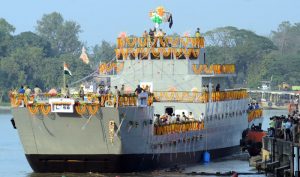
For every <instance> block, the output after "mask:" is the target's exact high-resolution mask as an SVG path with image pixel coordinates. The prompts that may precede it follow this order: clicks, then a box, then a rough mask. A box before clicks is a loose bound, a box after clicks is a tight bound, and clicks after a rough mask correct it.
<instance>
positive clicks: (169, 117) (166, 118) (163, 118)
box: [154, 112, 204, 125]
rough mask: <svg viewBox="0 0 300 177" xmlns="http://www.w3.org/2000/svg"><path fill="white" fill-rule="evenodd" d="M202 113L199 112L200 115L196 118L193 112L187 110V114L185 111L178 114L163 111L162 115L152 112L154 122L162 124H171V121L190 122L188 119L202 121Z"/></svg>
mask: <svg viewBox="0 0 300 177" xmlns="http://www.w3.org/2000/svg"><path fill="white" fill-rule="evenodd" d="M203 119H204V114H203V113H201V115H200V116H199V117H198V118H196V117H194V115H193V112H189V113H188V115H186V114H185V112H182V113H181V115H180V114H176V115H175V113H172V114H168V113H165V114H163V115H160V114H154V123H155V124H156V125H164V124H171V123H182V122H190V121H200V122H201V121H203Z"/></svg>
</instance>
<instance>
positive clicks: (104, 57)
mask: <svg viewBox="0 0 300 177" xmlns="http://www.w3.org/2000/svg"><path fill="white" fill-rule="evenodd" d="M115 48H116V45H114V44H110V43H108V42H107V41H102V42H101V45H96V46H94V48H93V53H94V55H93V57H92V58H93V65H94V66H97V65H98V64H99V62H100V61H101V62H108V61H110V60H112V59H113V58H115Z"/></svg>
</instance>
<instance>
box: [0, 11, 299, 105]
mask: <svg viewBox="0 0 300 177" xmlns="http://www.w3.org/2000/svg"><path fill="white" fill-rule="evenodd" d="M14 31H15V27H14V26H13V25H11V24H9V23H8V22H7V21H6V20H5V19H3V18H0V75H1V77H0V102H1V101H2V100H3V101H7V100H8V97H7V96H6V95H7V92H8V90H10V89H12V88H18V87H20V85H29V86H30V87H33V86H34V85H36V84H37V85H39V86H40V87H41V88H42V89H43V90H45V89H50V88H52V87H59V86H61V84H62V72H63V62H66V63H68V64H69V68H70V70H71V71H73V76H72V77H68V82H69V83H70V82H72V81H76V80H78V79H80V78H82V77H84V76H86V75H88V74H90V73H91V72H92V71H93V70H94V69H96V68H97V67H98V63H99V62H100V61H104V62H105V61H108V60H110V59H112V58H114V48H115V45H114V44H110V43H108V42H106V41H101V42H99V44H98V45H95V46H91V47H90V48H89V51H88V53H89V59H90V64H89V65H86V64H84V63H83V62H82V61H81V60H80V59H79V56H80V53H81V48H82V46H83V42H82V41H80V40H79V37H78V36H79V34H80V33H81V32H82V29H81V27H80V25H79V24H77V23H76V22H74V21H68V20H65V19H64V18H63V17H62V15H61V14H59V13H56V12H54V13H51V14H46V15H44V16H43V17H42V18H41V19H40V20H38V21H37V25H36V31H35V32H30V31H28V32H23V33H20V34H17V35H13V33H14ZM204 36H205V38H206V43H207V49H206V53H207V54H206V56H207V62H208V63H221V64H222V63H235V64H236V68H237V76H238V77H237V78H236V81H237V83H239V84H243V85H244V86H247V87H251V88H257V87H258V86H259V84H260V82H259V81H260V80H269V79H270V78H271V77H273V81H274V82H273V84H274V85H277V84H280V83H281V82H287V83H289V84H291V85H299V84H300V78H299V77H298V76H299V75H300V70H299V69H298V68H299V66H300V23H296V24H291V23H290V22H282V23H281V24H280V25H279V26H278V29H277V30H276V31H272V32H271V35H270V37H265V36H260V35H257V34H256V33H254V32H252V31H249V30H244V29H238V28H236V27H231V26H228V27H222V28H216V29H214V30H212V31H207V32H206V33H205V34H204Z"/></svg>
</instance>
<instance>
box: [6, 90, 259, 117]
mask: <svg viewBox="0 0 300 177" xmlns="http://www.w3.org/2000/svg"><path fill="white" fill-rule="evenodd" d="M247 96H248V95H247V91H246V90H233V91H220V92H212V93H211V100H212V101H213V102H216V101H226V100H239V99H245V98H247ZM62 97H63V95H61V94H56V95H51V94H39V95H24V94H10V99H11V106H12V107H19V106H21V105H24V106H25V107H28V109H29V111H30V112H31V113H33V114H35V113H37V112H38V111H39V109H40V110H41V111H42V112H43V114H48V113H49V112H50V108H49V98H62ZM69 97H70V98H73V99H74V100H75V110H76V111H77V113H78V114H84V113H86V112H87V111H88V112H89V113H90V114H95V113H96V112H97V110H98V109H99V107H123V106H137V104H138V96H137V95H135V94H124V95H119V96H116V95H112V94H104V95H99V94H94V93H90V94H86V95H85V97H80V95H78V94H73V95H70V96H69ZM85 98H86V99H85ZM147 101H148V102H147V103H145V105H148V106H151V105H152V104H153V102H184V103H206V102H208V101H209V94H208V92H203V93H200V92H154V93H150V94H148V100H147ZM253 114H254V113H253ZM255 115H257V114H256V113H255Z"/></svg>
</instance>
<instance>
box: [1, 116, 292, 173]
mask: <svg viewBox="0 0 300 177" xmlns="http://www.w3.org/2000/svg"><path fill="white" fill-rule="evenodd" d="M284 114H287V111H282V110H279V111H278V110H264V117H265V119H264V121H263V126H262V128H263V129H264V130H266V129H267V127H268V121H269V119H268V118H269V117H270V116H273V115H284ZM11 117H12V115H11V114H10V112H9V111H1V110H0V176H1V177H81V176H83V177H98V176H99V177H100V176H101V177H102V176H103V177H106V176H107V177H116V176H120V177H125V176H130V177H133V176H143V177H154V176H168V177H169V176H170V177H171V176H178V177H179V176H190V175H185V174H183V173H177V172H165V171H153V172H147V173H132V174H98V173H87V174H72V173H63V174H58V173H50V174H49V173H48V174H38V173H34V172H32V169H31V168H30V166H29V164H28V163H27V160H26V158H25V156H24V152H23V148H22V145H21V143H20V140H19V137H18V134H17V130H15V129H13V127H12V125H11V123H10V119H11ZM193 171H195V172H209V173H212V172H222V173H224V172H229V171H237V172H244V173H245V172H247V173H255V172H256V171H255V169H252V168H251V167H249V162H248V161H247V160H245V159H244V160H243V159H242V158H237V157H232V158H226V159H223V160H219V161H214V162H210V163H209V164H199V165H194V166H189V167H186V168H185V169H184V171H183V172H186V173H189V172H193ZM193 176H200V175H193ZM239 176H244V177H245V176H252V177H263V176H265V175H239ZM201 177H204V176H203V175H201Z"/></svg>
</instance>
